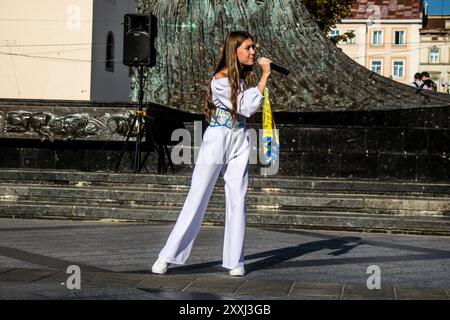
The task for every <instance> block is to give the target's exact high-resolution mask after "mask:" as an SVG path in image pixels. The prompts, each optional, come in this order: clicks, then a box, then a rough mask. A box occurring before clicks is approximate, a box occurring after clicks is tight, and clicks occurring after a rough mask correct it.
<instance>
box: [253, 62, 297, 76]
mask: <svg viewBox="0 0 450 320" xmlns="http://www.w3.org/2000/svg"><path fill="white" fill-rule="evenodd" d="M260 60H261V58H259V59H258V64H259V61H260ZM270 69H272V70H274V71H277V72H279V73H282V74H284V75H288V74H289V73H291V72H290V71H289V70H288V69H286V68H285V67H282V66H279V65H277V64H275V63H273V62H271V63H270Z"/></svg>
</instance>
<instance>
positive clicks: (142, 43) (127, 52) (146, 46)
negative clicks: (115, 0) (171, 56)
mask: <svg viewBox="0 0 450 320" xmlns="http://www.w3.org/2000/svg"><path fill="white" fill-rule="evenodd" d="M155 38H156V17H155V16H153V15H148V14H126V15H125V18H124V33H123V64H125V65H127V66H131V67H138V66H145V67H153V66H154V65H155V64H156V49H155Z"/></svg>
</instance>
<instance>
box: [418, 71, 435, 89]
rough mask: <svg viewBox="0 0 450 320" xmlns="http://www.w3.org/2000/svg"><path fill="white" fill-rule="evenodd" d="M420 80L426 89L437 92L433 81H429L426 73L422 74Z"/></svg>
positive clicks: (428, 75)
mask: <svg viewBox="0 0 450 320" xmlns="http://www.w3.org/2000/svg"><path fill="white" fill-rule="evenodd" d="M421 80H422V81H423V83H425V85H426V86H427V87H428V90H432V91H437V85H436V83H435V82H434V81H433V80H431V79H430V74H429V73H428V72H426V71H424V72H422V78H421Z"/></svg>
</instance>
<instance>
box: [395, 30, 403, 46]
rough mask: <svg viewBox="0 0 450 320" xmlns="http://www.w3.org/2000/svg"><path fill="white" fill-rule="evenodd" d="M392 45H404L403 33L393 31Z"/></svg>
mask: <svg viewBox="0 0 450 320" xmlns="http://www.w3.org/2000/svg"><path fill="white" fill-rule="evenodd" d="M394 44H395V45H404V44H405V31H395V32H394Z"/></svg>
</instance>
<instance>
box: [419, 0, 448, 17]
mask: <svg viewBox="0 0 450 320" xmlns="http://www.w3.org/2000/svg"><path fill="white" fill-rule="evenodd" d="M424 1H426V2H428V14H429V15H441V14H448V15H450V0H424Z"/></svg>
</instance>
